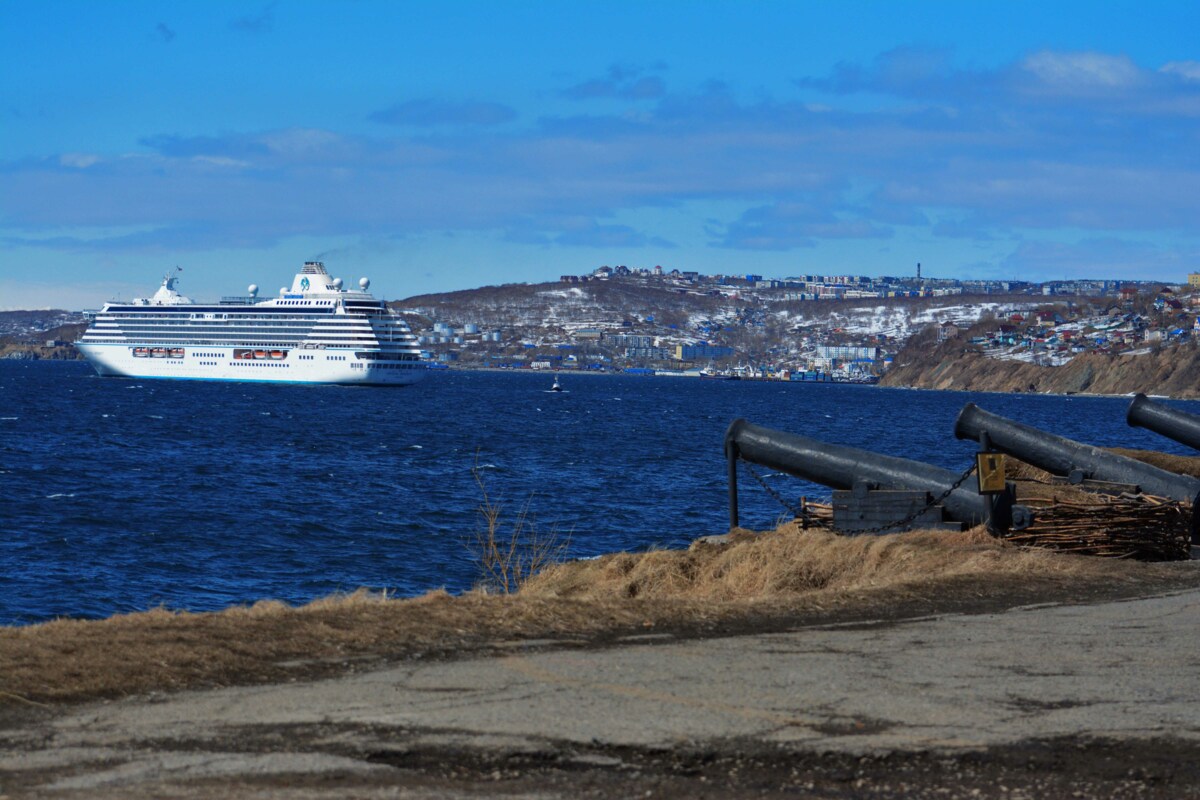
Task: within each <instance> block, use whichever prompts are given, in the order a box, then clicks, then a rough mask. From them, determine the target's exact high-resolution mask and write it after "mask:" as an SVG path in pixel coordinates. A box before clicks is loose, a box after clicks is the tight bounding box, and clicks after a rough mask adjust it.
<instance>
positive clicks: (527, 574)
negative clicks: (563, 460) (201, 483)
mask: <svg viewBox="0 0 1200 800" xmlns="http://www.w3.org/2000/svg"><path fill="white" fill-rule="evenodd" d="M471 476H472V477H473V478H474V479H475V485H476V486H477V487H478V488H479V494H480V501H479V506H478V508H477V509H476V514H477V519H476V527H475V531H474V533H473V535H472V536H471V538H470V540H469V541H468V543H467V549H468V550H470V552H471V556H472V557H473V558H474V560H475V564H476V565H477V567H478V569H479V575H480V582H479V586H478V588H479V589H481V590H482V591H484V592H498V593H500V594H512V593H513V592H516V591H518V590H519V589H520V588H521V587H522V586H524V585H525V583H526V582H527V581H528V580H529V579H530V578H532V577H533V576H534V575H536V574H537V573H539V572H540V571H541V570H542V569H544V568H545V567H546V566H547V565H549V564H553V563H556V562H558V561H561V560H562V559H563V556H564V555H565V553H566V552H567V548H568V547H569V546H570V537H565V538H564V537H560V536H559V534H558V530H557V529H554V528H551V529H550V530H549V531H543V530H541V529H540V528H539V527H538V525H537V522H536V520H534V519H533V518H532V517H531V516H530V513H529V503H530V502H531V500H532V498H530V499H529V500H526V501H525V503H524V505H522V506H521V508H520V509H519V510H518V511H517V512H516V514H515V515H514V516H513V518H512V519H511V520H509V521H508V522H507V528H506V527H505V525H506V522H505V519H504V516H503V511H504V507H503V505H501V504H500V503H499V502H497V501H495V500H493V499H492V497H491V496H490V495H489V494H488V488H487V482H486V481H484V479H483V474H482V473H481V472H480V470H479V466H478V464H476V466H474V467H472V468H471Z"/></svg>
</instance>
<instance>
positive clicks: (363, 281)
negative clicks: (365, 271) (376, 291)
mask: <svg viewBox="0 0 1200 800" xmlns="http://www.w3.org/2000/svg"><path fill="white" fill-rule="evenodd" d="M358 286H359V288H360V289H362V290H363V291H364V292H365V291H366V290H367V289H368V288H370V286H371V279H370V278H359V279H358Z"/></svg>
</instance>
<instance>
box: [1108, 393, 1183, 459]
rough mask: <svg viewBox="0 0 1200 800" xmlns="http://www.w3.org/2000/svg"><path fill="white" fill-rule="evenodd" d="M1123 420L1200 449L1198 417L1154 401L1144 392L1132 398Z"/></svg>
mask: <svg viewBox="0 0 1200 800" xmlns="http://www.w3.org/2000/svg"><path fill="white" fill-rule="evenodd" d="M1125 421H1126V422H1128V423H1129V424H1130V425H1132V426H1133V427H1135V428H1145V429H1147V430H1151V431H1154V432H1155V433H1157V434H1159V435H1160V436H1165V437H1167V438H1168V439H1174V440H1175V441H1177V442H1180V443H1181V444H1186V445H1187V446H1188V447H1191V448H1194V449H1196V450H1200V417H1198V416H1196V415H1195V414H1189V413H1188V412H1186V411H1179V410H1177V409H1174V408H1171V407H1170V406H1166V405H1163V404H1162V403H1156V402H1154V401H1153V400H1151V399H1150V398H1149V397H1146V395H1144V394H1139V395H1137V396H1136V397H1134V398H1133V402H1132V403H1130V404H1129V411H1128V412H1127V413H1126V414H1125Z"/></svg>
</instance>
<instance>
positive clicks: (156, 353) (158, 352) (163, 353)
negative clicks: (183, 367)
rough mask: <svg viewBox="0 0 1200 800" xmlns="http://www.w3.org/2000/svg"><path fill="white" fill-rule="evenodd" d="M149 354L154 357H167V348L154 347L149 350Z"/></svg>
mask: <svg viewBox="0 0 1200 800" xmlns="http://www.w3.org/2000/svg"><path fill="white" fill-rule="evenodd" d="M150 355H151V356H153V357H154V358H166V357H167V348H165V347H156V348H154V349H153V350H151V351H150Z"/></svg>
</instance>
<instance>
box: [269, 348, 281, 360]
mask: <svg viewBox="0 0 1200 800" xmlns="http://www.w3.org/2000/svg"><path fill="white" fill-rule="evenodd" d="M271 358H274V359H280V358H283V351H282V350H272V351H271Z"/></svg>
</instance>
